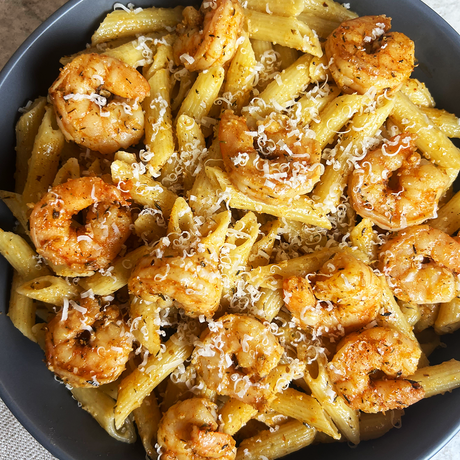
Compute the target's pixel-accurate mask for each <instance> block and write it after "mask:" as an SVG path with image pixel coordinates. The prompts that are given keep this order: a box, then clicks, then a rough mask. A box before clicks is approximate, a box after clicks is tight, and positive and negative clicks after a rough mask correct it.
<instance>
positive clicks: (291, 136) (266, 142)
mask: <svg viewBox="0 0 460 460" xmlns="http://www.w3.org/2000/svg"><path fill="white" fill-rule="evenodd" d="M249 131H250V130H249V128H248V126H247V124H246V120H245V118H244V117H237V116H236V115H234V114H233V112H232V111H231V110H227V111H225V112H224V114H223V115H222V117H221V120H220V124H219V141H220V149H221V152H222V158H223V160H224V165H225V169H226V170H227V172H228V173H229V176H230V180H231V181H232V183H233V184H234V185H235V186H236V187H237V188H239V189H240V190H241V191H242V192H244V193H247V194H248V195H249V196H251V197H252V198H255V199H258V200H263V201H267V200H270V199H273V198H274V199H277V198H286V199H288V198H292V197H294V196H297V195H304V194H305V193H308V192H310V191H311V190H312V189H313V186H314V185H315V184H316V182H318V181H319V178H320V177H321V174H322V172H323V166H322V165H321V164H320V159H321V151H320V148H319V144H318V143H317V142H316V140H314V139H310V138H308V137H306V135H305V133H304V132H301V131H300V129H297V132H289V131H288V130H287V129H286V128H285V127H283V126H282V119H280V121H275V120H270V121H268V124H267V125H262V124H261V123H260V122H259V130H258V132H259V135H258V138H257V142H258V144H259V150H261V151H262V153H259V152H258V151H257V150H256V149H255V148H254V138H253V136H252V135H250V133H249ZM260 133H262V134H260ZM263 154H265V155H266V158H262V157H261V156H262V155H263Z"/></svg>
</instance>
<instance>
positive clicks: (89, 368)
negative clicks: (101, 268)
mask: <svg viewBox="0 0 460 460" xmlns="http://www.w3.org/2000/svg"><path fill="white" fill-rule="evenodd" d="M131 337H132V336H131V334H130V333H129V328H128V327H126V326H125V323H124V321H123V318H122V316H121V314H120V310H119V309H118V307H117V306H115V305H109V304H107V305H104V302H103V301H102V300H101V299H100V298H90V297H87V298H84V299H81V301H80V304H77V303H76V302H74V301H70V305H69V304H68V303H67V305H66V304H65V305H64V307H63V309H62V310H61V311H60V312H59V313H58V314H57V315H56V316H55V317H54V318H53V319H52V320H51V321H50V322H49V323H48V325H47V332H46V340H45V353H46V363H47V366H48V369H50V370H51V371H53V372H54V373H55V374H56V375H57V376H59V377H60V378H61V379H62V380H63V381H64V382H65V383H68V384H70V385H71V386H73V387H83V388H84V387H86V388H91V387H94V386H98V385H103V384H106V383H110V382H113V381H114V380H116V379H117V378H118V377H119V376H120V374H121V373H122V372H123V370H124V369H125V364H126V362H127V361H128V358H129V354H130V353H131V350H132V339H131Z"/></svg>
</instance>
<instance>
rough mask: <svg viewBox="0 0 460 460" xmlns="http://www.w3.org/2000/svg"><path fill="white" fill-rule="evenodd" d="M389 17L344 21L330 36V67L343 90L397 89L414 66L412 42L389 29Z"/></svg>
mask: <svg viewBox="0 0 460 460" xmlns="http://www.w3.org/2000/svg"><path fill="white" fill-rule="evenodd" d="M390 28H391V18H387V17H386V16H363V17H360V18H356V19H352V20H350V21H345V22H343V23H342V24H340V26H339V27H338V28H337V29H335V30H334V31H333V32H332V33H331V35H329V37H328V39H327V41H326V48H325V51H326V56H327V59H328V61H330V65H329V70H330V72H331V73H332V76H333V78H334V80H335V82H336V83H337V85H338V86H339V87H340V88H341V89H342V91H343V92H346V93H353V92H357V93H359V94H364V93H366V92H367V91H368V90H370V89H371V88H374V89H375V90H376V91H377V92H378V93H381V92H383V91H384V90H386V89H388V90H397V89H398V88H399V87H400V86H401V85H402V84H403V83H404V82H405V81H406V80H407V79H408V78H409V76H410V74H411V73H412V70H413V69H414V42H413V41H412V40H411V39H409V38H408V37H407V36H406V35H404V34H402V33H399V32H390V33H389V32H388V31H389V30H390Z"/></svg>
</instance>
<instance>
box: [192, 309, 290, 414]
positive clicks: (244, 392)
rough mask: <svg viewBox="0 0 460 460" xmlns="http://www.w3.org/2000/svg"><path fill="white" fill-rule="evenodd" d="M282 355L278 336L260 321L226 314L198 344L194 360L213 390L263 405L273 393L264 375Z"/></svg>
mask: <svg viewBox="0 0 460 460" xmlns="http://www.w3.org/2000/svg"><path fill="white" fill-rule="evenodd" d="M282 354H283V348H282V347H281V345H280V344H279V343H278V340H277V338H276V337H275V336H274V335H273V334H272V333H271V332H270V330H269V329H268V328H267V326H265V325H264V324H262V323H261V322H260V321H258V320H257V319H255V318H251V317H249V316H246V315H225V316H223V317H221V318H220V319H219V320H217V321H215V322H214V323H212V325H211V327H210V332H209V333H208V334H207V336H206V337H205V338H204V339H203V341H202V343H200V344H198V345H197V346H196V348H195V350H194V352H193V355H192V363H193V364H194V366H195V368H196V370H197V372H198V373H199V374H200V376H201V377H202V378H203V380H204V382H205V384H206V385H207V387H208V388H210V389H211V390H214V391H216V392H217V393H218V394H221V395H228V396H231V397H233V398H236V399H238V400H240V401H243V402H245V403H247V404H252V405H255V406H257V407H263V405H264V404H265V403H266V402H267V401H268V400H269V398H270V396H271V393H270V390H269V388H268V384H267V383H266V382H265V381H264V378H265V377H266V376H267V375H268V374H269V373H270V371H271V370H272V369H273V368H274V367H275V366H276V365H277V364H278V361H279V360H280V358H281V355H282Z"/></svg>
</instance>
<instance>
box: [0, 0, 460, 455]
mask: <svg viewBox="0 0 460 460" xmlns="http://www.w3.org/2000/svg"><path fill="white" fill-rule="evenodd" d="M113 3H114V2H113V0H98V1H97V2H93V1H90V0H73V1H71V2H69V3H67V4H66V5H64V7H63V8H61V10H59V11H58V12H57V13H55V14H54V15H53V16H52V17H51V18H50V19H49V20H48V21H47V22H46V23H45V24H43V25H42V26H41V27H40V28H39V29H38V30H37V31H36V32H34V34H33V35H32V36H31V37H30V38H29V39H28V40H27V41H26V43H24V45H22V47H21V48H20V49H19V50H18V52H17V53H16V54H15V55H14V56H13V58H12V59H11V60H10V62H9V63H8V64H7V66H6V67H5V69H4V70H3V72H2V73H1V75H0V100H1V102H2V109H3V117H2V122H1V123H0V136H1V138H2V144H3V148H2V150H1V151H0V156H1V159H2V164H3V167H2V168H1V169H0V181H1V183H2V188H3V189H7V190H13V174H14V167H15V166H14V144H15V137H14V125H15V123H16V121H17V119H18V118H19V114H18V112H17V109H18V107H20V106H24V105H25V104H26V102H27V101H28V100H29V99H34V98H35V97H37V96H39V95H45V94H46V93H47V89H48V87H49V86H50V84H51V83H52V82H53V81H54V79H55V78H56V76H57V74H58V71H59V67H60V65H59V58H60V57H61V56H62V55H65V54H71V53H74V52H76V51H78V50H80V49H82V48H84V46H85V44H86V43H88V42H90V37H91V33H92V31H94V30H95V29H96V27H97V25H98V24H99V22H100V20H101V19H102V18H103V16H104V14H105V13H106V12H108V11H110V10H111V9H112V7H113ZM193 3H196V2H189V3H186V2H181V1H177V0H163V1H159V0H137V1H136V6H142V7H147V6H152V5H155V6H163V7H174V6H176V5H178V4H193ZM349 3H350V4H351V9H352V10H354V11H356V12H358V13H359V14H361V15H364V14H386V15H387V16H390V17H392V18H393V29H394V30H397V31H400V32H404V33H405V34H406V35H408V36H409V37H410V38H412V39H413V40H414V41H415V44H416V57H417V60H418V68H417V70H416V76H417V78H419V79H420V80H422V81H424V82H425V83H426V84H427V86H428V88H429V89H430V90H431V92H432V94H433V96H434V98H435V100H436V102H437V105H438V106H439V107H441V108H444V109H446V110H449V111H451V112H454V113H455V112H456V113H457V115H460V91H456V89H457V81H458V76H459V75H460V37H459V36H458V35H457V34H456V33H455V32H454V31H453V29H451V28H450V26H448V25H447V24H446V23H445V22H444V21H443V20H442V19H441V18H439V17H438V16H437V15H436V14H435V13H434V12H432V11H431V10H430V9H429V8H428V7H427V6H426V5H424V4H423V3H422V2H421V1H419V0H404V1H402V0H385V2H382V1H378V0H351V1H350V2H349ZM428 31H430V32H432V33H428ZM13 222H14V220H13V218H12V217H11V215H10V213H9V212H8V210H7V209H6V207H5V206H4V205H3V204H0V226H1V227H2V228H3V229H5V230H9V229H11V228H12V225H13ZM10 283H11V270H10V268H9V266H8V264H7V262H6V261H5V260H4V259H3V258H0V293H1V294H0V311H1V313H2V314H1V315H0V337H2V344H3V346H2V347H0V369H1V371H0V396H1V397H2V398H3V400H4V401H5V403H6V404H7V405H8V406H9V407H10V409H11V410H12V411H13V413H14V414H15V415H16V417H17V418H18V419H19V421H20V422H21V423H22V424H23V425H24V426H25V427H26V428H27V429H28V430H29V431H30V432H31V433H32V435H33V436H35V438H37V440H38V441H39V442H41V443H42V444H43V445H44V446H45V447H46V448H47V449H48V450H50V451H51V452H52V453H53V454H54V455H55V456H56V457H58V458H59V459H61V460H82V459H85V460H93V459H94V460H95V459H101V458H110V459H111V460H124V459H126V458H131V459H133V460H135V459H136V460H137V459H138V460H143V459H144V458H145V453H144V452H143V449H142V447H141V445H140V444H139V443H137V444H135V445H126V444H122V443H119V442H117V441H114V440H112V439H111V438H110V437H109V436H108V435H106V434H105V433H104V432H103V430H102V429H101V428H100V427H99V426H98V425H97V423H96V422H95V421H94V420H93V419H92V417H91V416H90V415H88V414H87V413H85V412H84V411H82V410H81V409H79V408H78V407H77V404H76V403H75V401H74V400H73V399H72V398H71V397H70V395H69V392H68V391H67V389H66V388H65V387H64V385H60V384H59V383H57V382H56V381H55V380H54V378H53V375H52V374H51V373H50V372H49V371H48V370H47V369H46V366H45V364H44V362H43V355H42V352H41V350H40V349H39V347H38V346H37V345H35V344H33V343H31V342H30V341H29V340H27V339H26V338H24V337H23V336H22V335H21V333H20V332H18V331H17V330H16V329H15V328H14V327H13V326H12V324H11V322H10V320H9V319H8V318H7V316H6V312H7V305H8V299H9V290H10ZM443 341H444V342H445V343H447V344H448V347H447V348H445V349H442V350H440V351H438V352H437V353H436V354H435V356H434V358H433V363H434V364H436V363H438V362H441V361H444V360H447V359H451V358H456V359H460V341H459V340H458V339H457V340H456V339H455V337H447V338H445V339H444V338H443ZM459 406H460V391H457V392H455V391H454V392H453V393H451V394H448V395H445V396H438V397H434V398H431V399H428V400H424V401H421V402H420V403H418V404H416V405H415V406H412V407H410V408H409V409H408V410H407V411H406V415H405V416H404V417H403V426H402V429H400V430H392V431H390V433H388V434H387V435H386V436H384V437H383V438H380V439H376V440H373V441H367V442H363V443H361V444H360V445H359V446H358V447H356V448H350V447H348V446H347V445H346V444H343V443H342V444H328V445H317V446H311V447H308V454H309V455H311V456H312V457H311V458H319V456H322V457H323V456H324V457H325V458H341V459H342V460H348V459H350V460H352V459H353V460H364V459H369V458H371V456H372V458H373V460H388V458H392V459H394V460H397V459H401V460H402V459H408V458H410V459H412V460H415V459H427V458H430V457H431V456H432V455H434V453H435V452H436V451H437V450H438V449H439V448H440V447H442V445H443V444H444V443H445V442H447V441H448V440H449V439H450V438H451V437H452V436H453V435H454V433H455V432H456V431H457V429H458V428H459V427H460V415H459V414H458V412H457V411H455V410H453V408H454V407H459ZM427 414H429V419H428V418H427ZM433 421H435V423H433ZM305 454H306V451H302V452H297V453H295V454H292V455H291V456H290V458H292V459H299V460H300V459H301V458H303V457H304V455H305Z"/></svg>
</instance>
